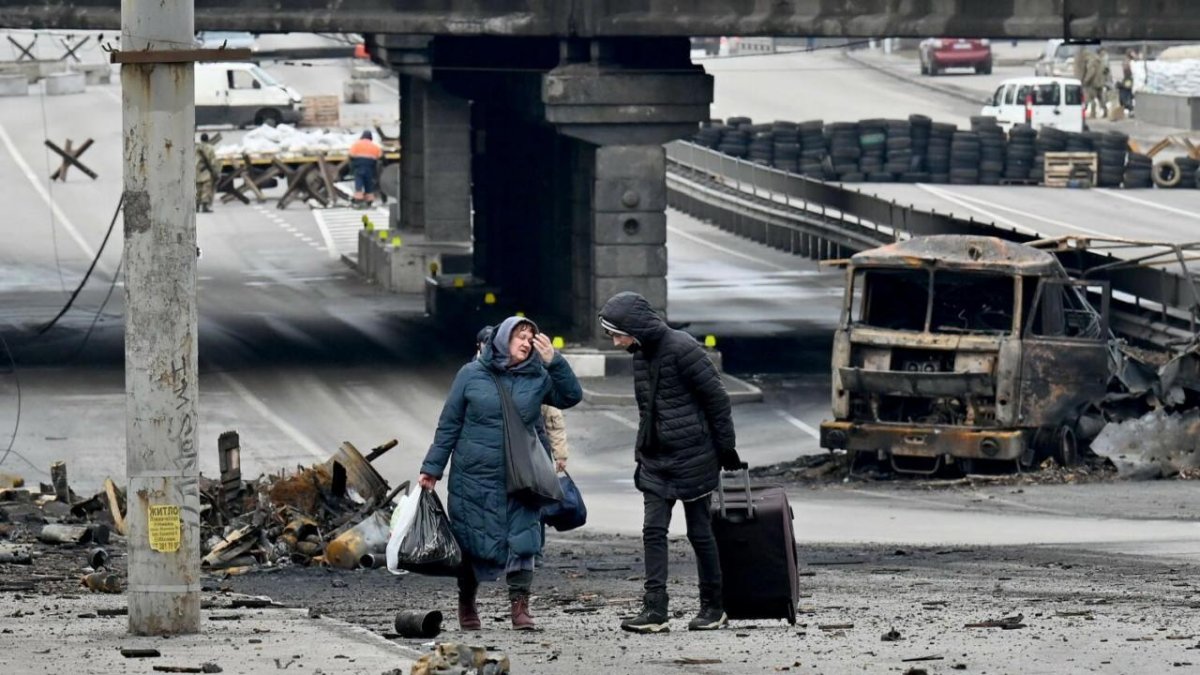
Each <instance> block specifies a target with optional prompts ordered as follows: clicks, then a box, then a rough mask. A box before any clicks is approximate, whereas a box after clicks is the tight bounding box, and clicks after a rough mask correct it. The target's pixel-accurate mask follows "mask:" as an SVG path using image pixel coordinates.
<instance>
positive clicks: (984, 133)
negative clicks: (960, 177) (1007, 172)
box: [971, 117, 1007, 185]
mask: <svg viewBox="0 0 1200 675" xmlns="http://www.w3.org/2000/svg"><path fill="white" fill-rule="evenodd" d="M971 131H974V132H975V133H977V134H979V183H980V185H999V184H1000V179H1001V178H1003V177H1004V156H1005V154H1006V149H1005V146H1006V145H1007V140H1006V139H1005V137H1004V130H1003V129H1001V128H1000V125H999V124H997V123H996V118H995V117H972V118H971Z"/></svg>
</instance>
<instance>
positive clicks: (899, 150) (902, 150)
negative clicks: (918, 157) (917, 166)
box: [883, 120, 916, 183]
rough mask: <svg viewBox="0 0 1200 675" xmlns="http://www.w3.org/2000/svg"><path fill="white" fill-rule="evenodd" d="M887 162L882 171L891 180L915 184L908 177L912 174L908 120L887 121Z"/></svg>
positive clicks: (910, 133)
mask: <svg viewBox="0 0 1200 675" xmlns="http://www.w3.org/2000/svg"><path fill="white" fill-rule="evenodd" d="M886 143H887V162H886V163H885V164H884V165H883V170H884V172H885V173H887V174H888V175H889V177H890V178H891V180H896V179H899V180H901V181H903V182H906V183H915V182H916V181H914V180H910V179H909V177H910V176H911V175H912V173H913V166H912V162H913V150H912V125H911V124H909V122H908V120H888V123H887V141H886Z"/></svg>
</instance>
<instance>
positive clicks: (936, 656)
mask: <svg viewBox="0 0 1200 675" xmlns="http://www.w3.org/2000/svg"><path fill="white" fill-rule="evenodd" d="M945 658H946V657H944V656H942V655H940V654H930V655H928V656H914V657H912V658H911V659H900V662H901V663H915V662H917V661H942V660H945Z"/></svg>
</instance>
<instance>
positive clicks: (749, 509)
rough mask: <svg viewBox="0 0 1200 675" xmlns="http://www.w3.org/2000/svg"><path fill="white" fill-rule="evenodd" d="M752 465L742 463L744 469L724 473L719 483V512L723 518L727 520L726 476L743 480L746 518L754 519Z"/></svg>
mask: <svg viewBox="0 0 1200 675" xmlns="http://www.w3.org/2000/svg"><path fill="white" fill-rule="evenodd" d="M749 468H750V465H749V464H747V463H746V462H742V468H740V469H738V470H737V471H727V472H722V473H721V477H720V479H719V480H718V481H717V510H718V511H719V512H720V513H721V518H725V517H726V515H725V478H726V476H730V477H733V478H734V479H735V480H736V479H737V478H741V479H742V487H743V488H744V489H745V490H746V518H748V519H750V518H754V499H753V498H752V497H751V493H750V471H749Z"/></svg>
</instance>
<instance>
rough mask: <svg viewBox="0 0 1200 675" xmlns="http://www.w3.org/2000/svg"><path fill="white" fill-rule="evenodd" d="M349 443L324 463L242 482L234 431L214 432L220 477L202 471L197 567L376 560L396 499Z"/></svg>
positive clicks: (231, 570)
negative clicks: (213, 476)
mask: <svg viewBox="0 0 1200 675" xmlns="http://www.w3.org/2000/svg"><path fill="white" fill-rule="evenodd" d="M395 446H396V441H395V440H392V441H389V442H388V443H385V444H383V445H381V446H379V447H376V448H374V449H373V450H371V451H370V452H368V453H367V454H366V455H365V456H364V455H362V454H361V453H360V452H359V451H358V449H357V448H355V447H354V446H353V445H352V444H350V443H349V442H346V443H343V444H342V445H341V447H340V448H338V451H337V452H336V453H335V454H334V455H333V456H332V457H331V458H330V459H329V460H328V461H326V462H323V463H320V464H314V465H311V466H308V467H297V469H296V471H294V472H281V473H279V474H270V475H263V476H260V477H259V478H258V479H256V480H253V481H243V480H242V478H241V468H240V447H239V439H238V435H237V433H236V432H226V433H224V434H221V436H220V438H219V439H218V452H219V454H220V469H221V477H220V479H219V480H212V479H208V478H205V477H204V476H201V477H200V541H201V553H202V555H203V558H202V559H201V568H202V569H204V570H207V571H212V572H217V571H220V572H221V573H223V574H225V575H236V574H243V573H246V572H249V571H252V570H256V569H273V568H278V567H280V566H286V565H292V564H295V565H327V566H330V567H339V568H343V569H356V568H358V567H381V566H383V564H384V555H383V554H384V549H385V547H386V546H387V539H388V534H389V523H390V518H391V508H392V507H391V504H392V500H393V498H395V496H396V495H397V494H398V493H399V492H401V491H402V490H405V489H406V488H407V487H408V482H407V481H406V482H404V483H402V484H401V485H400V486H399V487H398V488H396V489H394V490H393V489H391V488H390V487H389V486H388V483H387V481H385V480H384V479H383V478H382V477H381V476H380V475H379V473H378V472H377V471H376V470H375V469H374V467H372V466H371V462H372V461H374V460H375V459H377V458H378V457H379V456H380V455H382V454H383V453H385V452H387V451H388V450H390V449H391V448H393V447H395Z"/></svg>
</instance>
